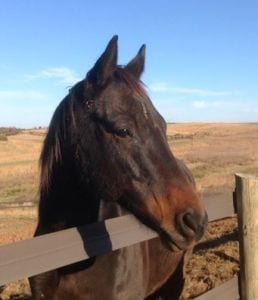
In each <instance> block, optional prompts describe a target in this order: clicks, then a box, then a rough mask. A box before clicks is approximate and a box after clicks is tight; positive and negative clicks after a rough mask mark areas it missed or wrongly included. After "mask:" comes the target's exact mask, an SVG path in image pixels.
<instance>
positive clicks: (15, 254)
mask: <svg viewBox="0 0 258 300" xmlns="http://www.w3.org/2000/svg"><path fill="white" fill-rule="evenodd" d="M205 206H206V208H207V212H208V215H209V221H214V220H218V219H221V218H225V217H230V216H233V215H234V214H235V211H234V205H233V201H232V200H231V201H205ZM156 236H157V234H156V232H154V231H152V230H151V229H149V228H147V227H146V226H144V225H143V224H142V223H140V222H139V221H138V220H137V219H136V218H134V217H133V216H132V215H126V216H123V217H118V218H114V219H108V220H105V221H104V222H98V223H94V224H90V225H86V226H82V227H78V228H71V229H67V230H63V231H59V232H55V233H51V234H46V235H43V236H39V237H35V238H33V239H29V240H25V241H20V242H16V243H13V244H8V245H3V246H0V286H1V285H3V284H6V283H8V282H10V281H15V280H17V279H20V278H24V277H30V276H33V275H36V274H39V273H42V272H46V271H49V270H51V269H55V268H59V267H62V266H65V265H68V264H71V263H75V262H78V261H81V260H84V259H87V258H89V257H92V256H97V255H100V254H104V253H107V252H110V251H113V250H116V249H119V248H122V247H126V246H129V245H133V244H136V243H139V242H142V241H146V240H149V239H151V238H154V237H156ZM216 290H217V293H219V294H221V296H219V299H220V300H223V299H227V300H229V299H238V296H236V295H238V285H237V283H236V279H233V280H231V281H230V282H227V283H226V284H224V285H222V286H220V287H218V288H216V289H214V290H212V291H210V292H208V293H206V294H205V295H202V296H200V297H198V298H196V299H200V300H205V299H218V298H217V296H216V297H215V296H213V295H214V292H215V291H216ZM225 291H226V292H225ZM209 295H210V296H209ZM216 295H218V294H216ZM232 295H234V296H233V298H232V297H231V296H232ZM208 296H209V297H210V298H207V297H208ZM223 296H224V297H223ZM212 297H213V298H212Z"/></svg>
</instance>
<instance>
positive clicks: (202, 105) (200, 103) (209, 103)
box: [192, 100, 225, 109]
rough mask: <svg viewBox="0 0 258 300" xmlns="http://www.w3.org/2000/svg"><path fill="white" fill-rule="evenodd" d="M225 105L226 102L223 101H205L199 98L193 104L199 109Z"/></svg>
mask: <svg viewBox="0 0 258 300" xmlns="http://www.w3.org/2000/svg"><path fill="white" fill-rule="evenodd" d="M224 105H225V103H224V102H222V101H204V100H198V101H193V102H192V106H193V107H194V108H198V109H204V108H220V107H223V106H224Z"/></svg>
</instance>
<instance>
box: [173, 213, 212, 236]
mask: <svg viewBox="0 0 258 300" xmlns="http://www.w3.org/2000/svg"><path fill="white" fill-rule="evenodd" d="M207 223H208V216H207V213H206V212H205V213H204V214H203V215H200V214H199V213H196V212H194V211H193V210H192V209H187V210H186V211H184V212H183V213H180V214H178V215H177V216H176V229H177V231H178V232H179V233H180V234H181V235H182V237H184V239H185V240H186V241H188V240H189V241H191V240H194V241H199V240H200V239H201V238H202V236H203V234H204V231H205V229H206V226H207Z"/></svg>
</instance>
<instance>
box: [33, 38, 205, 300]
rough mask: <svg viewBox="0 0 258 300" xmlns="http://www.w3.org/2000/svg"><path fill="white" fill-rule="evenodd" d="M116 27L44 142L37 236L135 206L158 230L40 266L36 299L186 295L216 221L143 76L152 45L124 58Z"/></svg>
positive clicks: (63, 103)
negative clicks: (189, 275)
mask: <svg viewBox="0 0 258 300" xmlns="http://www.w3.org/2000/svg"><path fill="white" fill-rule="evenodd" d="M117 41H118V37H117V36H114V37H113V38H112V39H111V40H110V41H109V43H108V45H107V47H106V49H105V51H104V52H103V53H102V55H101V56H100V57H99V58H98V60H97V61H96V63H95V64H94V66H93V68H92V69H91V70H90V71H89V72H88V73H87V74H86V77H85V78H84V79H83V80H81V81H79V82H78V83H76V84H75V85H74V86H73V87H72V88H71V89H70V90H69V93H68V94H67V96H66V97H65V98H64V99H63V100H62V101H61V102H60V104H59V105H58V107H57V108H56V110H55V112H54V114H53V117H52V120H51V122H50V126H49V129H48V133H47V135H46V138H45V141H44V144H43V149H42V152H41V158H40V166H41V174H40V185H39V197H40V201H39V209H38V224H37V228H36V231H35V236H38V235H42V234H46V233H51V232H55V231H58V230H63V229H67V228H70V227H74V226H81V225H85V224H90V223H94V222H97V221H102V220H105V219H108V218H112V217H117V216H122V215H125V214H129V213H131V214H133V215H134V216H135V217H136V218H137V219H138V220H139V221H140V222H141V223H143V224H144V225H146V226H147V227H149V228H151V229H152V230H154V231H156V232H157V234H158V237H157V238H154V239H151V240H148V241H146V242H141V243H138V244H136V245H132V246H129V247H125V248H122V249H119V250H116V251H113V252H110V253H107V254H104V255H100V256H98V257H93V258H90V259H88V260H85V261H82V262H79V263H75V264H72V265H69V266H66V267H63V268H59V269H56V270H53V271H49V272H46V273H43V274H39V275H36V276H33V277H31V278H30V279H29V281H30V286H31V291H32V297H33V299H34V300H38V299H47V300H73V299H76V300H85V299H98V300H100V299H103V300H111V299H112V300H118V299H119V300H121V299H123V300H142V299H148V300H151V299H178V298H179V297H180V294H181V292H182V289H183V286H184V269H185V264H186V262H187V260H188V257H189V255H190V254H191V251H192V249H193V247H194V245H195V244H196V242H197V241H198V240H200V238H201V237H202V235H203V234H204V231H205V227H206V224H207V214H206V211H205V208H204V206H203V204H202V202H201V200H200V199H199V197H198V194H197V191H196V188H195V183H194V179H193V176H192V174H191V173H190V171H189V169H188V168H187V167H186V165H185V164H184V163H183V162H182V161H180V160H178V159H177V158H176V157H175V156H174V155H173V153H172V152H171V149H170V147H169V144H168V142H167V138H166V122H165V121H164V119H163V117H162V116H161V115H160V114H159V113H158V111H157V110H156V109H155V107H154V105H153V104H152V102H151V100H150V98H149V97H148V95H147V92H146V90H145V87H144V85H143V83H142V82H141V80H140V77H141V74H142V73H143V70H144V66H145V45H143V46H142V47H141V48H140V50H139V51H138V53H137V54H136V56H135V57H134V58H133V59H132V60H131V61H130V62H129V63H128V64H126V65H118V64H117V56H118V46H117Z"/></svg>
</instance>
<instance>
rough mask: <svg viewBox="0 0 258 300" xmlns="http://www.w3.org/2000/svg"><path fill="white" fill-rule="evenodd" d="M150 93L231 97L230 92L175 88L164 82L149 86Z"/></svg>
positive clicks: (231, 93)
mask: <svg viewBox="0 0 258 300" xmlns="http://www.w3.org/2000/svg"><path fill="white" fill-rule="evenodd" d="M149 88H150V90H151V91H152V92H160V93H174V94H183V95H192V96H203V97H214V96H229V95H233V94H234V93H233V92H230V91H214V90H207V89H199V88H187V87H176V86H172V85H170V84H168V83H166V82H155V83H153V84H151V85H150V86H149Z"/></svg>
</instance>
